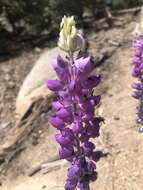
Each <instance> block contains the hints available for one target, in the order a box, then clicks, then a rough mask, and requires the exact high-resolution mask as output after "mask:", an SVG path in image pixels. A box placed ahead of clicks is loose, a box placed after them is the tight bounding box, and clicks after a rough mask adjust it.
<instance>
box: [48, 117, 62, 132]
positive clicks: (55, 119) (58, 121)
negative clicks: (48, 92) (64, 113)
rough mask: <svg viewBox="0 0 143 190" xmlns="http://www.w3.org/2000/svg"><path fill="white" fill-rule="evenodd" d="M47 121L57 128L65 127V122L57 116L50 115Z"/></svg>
mask: <svg viewBox="0 0 143 190" xmlns="http://www.w3.org/2000/svg"><path fill="white" fill-rule="evenodd" d="M49 123H50V124H51V125H53V126H54V127H56V128H57V129H60V130H61V129H63V128H64V127H65V123H64V121H63V120H62V119H60V118H58V117H52V118H51V119H50V120H49Z"/></svg>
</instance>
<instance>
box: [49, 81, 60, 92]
mask: <svg viewBox="0 0 143 190" xmlns="http://www.w3.org/2000/svg"><path fill="white" fill-rule="evenodd" d="M47 87H48V88H49V89H50V90H52V91H59V90H62V89H63V85H62V84H61V82H60V81H59V80H48V81H47Z"/></svg>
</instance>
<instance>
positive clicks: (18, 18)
mask: <svg viewBox="0 0 143 190" xmlns="http://www.w3.org/2000/svg"><path fill="white" fill-rule="evenodd" d="M106 1H107V0H0V14H1V15H4V16H5V17H6V20H7V22H8V23H9V25H10V27H11V28H12V32H13V33H15V34H18V35H26V34H28V35H39V34H43V33H44V34H48V33H52V34H54V33H56V31H57V30H58V29H59V23H60V21H61V18H62V17H63V15H75V16H76V17H77V19H78V20H80V21H81V20H82V15H83V12H84V10H86V9H85V8H88V9H89V10H90V11H91V12H92V14H93V16H94V17H95V18H96V16H97V12H98V11H97V10H98V9H101V5H102V3H103V2H106ZM141 1H143V0H112V6H113V8H114V9H121V8H128V7H132V6H134V5H137V4H139V3H140V2H141ZM99 7H100V8H99ZM1 15H0V28H3V29H6V30H7V28H6V27H5V26H4V25H3V24H2V22H1ZM7 31H8V30H7Z"/></svg>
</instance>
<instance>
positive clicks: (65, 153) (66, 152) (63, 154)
mask: <svg viewBox="0 0 143 190" xmlns="http://www.w3.org/2000/svg"><path fill="white" fill-rule="evenodd" d="M72 155H73V149H68V148H66V147H62V148H60V149H59V156H60V158H61V159H65V158H69V157H71V156H72Z"/></svg>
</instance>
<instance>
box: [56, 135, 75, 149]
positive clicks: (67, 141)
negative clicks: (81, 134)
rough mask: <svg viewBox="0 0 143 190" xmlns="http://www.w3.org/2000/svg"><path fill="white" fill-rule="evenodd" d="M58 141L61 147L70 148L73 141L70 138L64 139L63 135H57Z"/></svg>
mask: <svg viewBox="0 0 143 190" xmlns="http://www.w3.org/2000/svg"><path fill="white" fill-rule="evenodd" d="M55 139H56V141H57V142H58V143H59V144H60V145H61V146H69V144H70V142H71V139H70V138H68V137H63V136H62V135H61V134H56V135H55Z"/></svg>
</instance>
